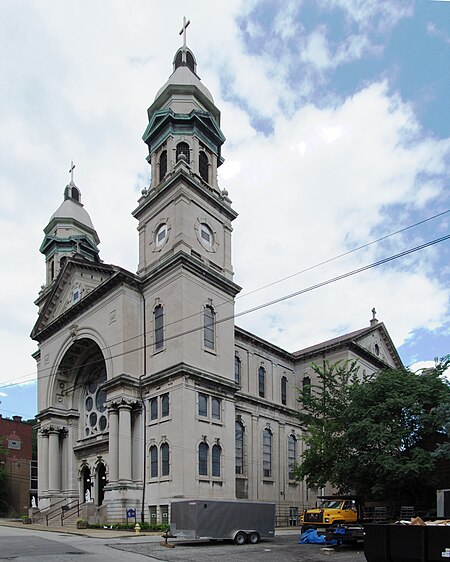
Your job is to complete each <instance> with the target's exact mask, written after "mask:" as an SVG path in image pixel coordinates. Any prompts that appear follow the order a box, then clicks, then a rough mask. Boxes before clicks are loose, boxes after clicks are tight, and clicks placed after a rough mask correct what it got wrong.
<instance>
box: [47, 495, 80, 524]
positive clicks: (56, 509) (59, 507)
mask: <svg viewBox="0 0 450 562" xmlns="http://www.w3.org/2000/svg"><path fill="white" fill-rule="evenodd" d="M75 512H76V513H77V515H80V502H79V500H78V499H76V500H72V501H69V502H67V499H62V500H60V501H59V502H57V503H55V504H54V505H53V506H52V509H51V510H50V511H49V512H48V513H47V514H46V515H45V523H46V525H47V527H48V522H49V521H51V520H52V519H56V518H57V517H59V518H60V521H61V527H63V526H64V519H67V518H68V517H70V516H71V515H73V514H74V513H75Z"/></svg>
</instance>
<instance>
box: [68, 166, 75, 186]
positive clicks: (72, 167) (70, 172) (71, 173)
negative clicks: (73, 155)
mask: <svg viewBox="0 0 450 562" xmlns="http://www.w3.org/2000/svg"><path fill="white" fill-rule="evenodd" d="M74 169H75V164H74V163H73V160H72V161H71V162H70V170H69V174H70V181H71V182H72V183H73V170H74Z"/></svg>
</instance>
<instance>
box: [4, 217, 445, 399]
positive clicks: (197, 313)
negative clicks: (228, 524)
mask: <svg viewBox="0 0 450 562" xmlns="http://www.w3.org/2000/svg"><path fill="white" fill-rule="evenodd" d="M448 213H450V209H447V210H445V211H442V212H440V213H436V214H434V215H432V216H431V217H428V218H426V219H422V220H420V221H418V222H416V223H414V224H411V225H408V226H405V227H403V228H401V229H399V230H396V231H395V232H391V233H389V234H386V235H385V236H382V237H380V238H377V239H375V240H372V241H370V242H367V243H366V244H363V245H361V246H358V247H356V248H353V249H352V250H349V251H347V252H344V253H342V254H339V255H337V256H334V257H332V258H329V259H327V260H324V261H322V262H319V263H317V264H315V265H312V266H310V267H307V268H305V269H303V270H300V271H298V272H296V273H293V274H291V275H288V276H287V277H284V278H281V279H278V280H275V281H273V282H271V283H269V284H267V285H264V286H262V287H258V288H256V289H254V290H252V291H250V292H248V293H244V294H242V295H238V296H237V297H236V300H238V299H240V298H244V297H246V296H249V295H251V294H254V293H256V292H258V291H261V290H263V289H266V288H268V287H271V286H273V285H276V284H278V283H281V282H283V281H286V280H288V279H292V278H293V277H296V276H298V275H301V274H303V273H306V272H308V271H311V270H313V269H316V268H318V267H320V266H322V265H326V264H327V263H331V262H333V261H336V260H338V259H340V258H342V257H345V256H347V255H350V254H352V253H354V252H357V251H359V250H362V249H364V248H367V247H369V246H371V245H373V244H377V243H379V242H381V241H383V240H386V239H388V238H391V237H393V236H396V235H397V234H401V233H402V232H405V231H407V230H410V229H412V228H415V227H417V226H420V225H422V224H425V223H427V222H430V221H432V220H434V219H436V218H439V217H442V216H444V215H446V214H448ZM230 302H231V301H224V302H223V303H219V304H218V305H217V306H216V307H215V310H217V309H219V308H220V307H221V306H223V305H224V304H229V303H230ZM202 314H203V312H202V311H200V312H195V313H194V314H191V315H189V316H185V317H183V318H180V319H178V320H173V321H172V322H168V323H167V324H165V326H164V328H165V329H167V328H168V327H169V326H172V325H174V324H177V323H179V322H182V321H185V320H188V319H190V318H194V317H196V316H200V315H202ZM150 333H151V331H150V330H149V331H148V332H146V333H145V335H147V334H150ZM143 335H144V334H138V335H136V336H132V337H130V338H127V339H125V340H121V341H120V342H118V343H116V344H113V345H110V346H107V347H106V348H104V349H103V350H102V351H106V349H112V348H113V347H115V346H117V345H122V344H123V343H126V342H128V341H131V340H134V339H137V338H141V337H142V336H143ZM133 351H135V350H130V351H129V353H131V352H133ZM51 368H52V367H48V369H51ZM41 372H42V371H41ZM26 377H32V379H31V380H29V381H28V380H25V381H22V382H15V383H7V384H6V386H2V385H0V388H9V387H10V386H16V385H21V384H26V383H28V382H34V380H35V373H34V372H33V373H28V374H26V375H23V376H21V377H19V379H23V378H26Z"/></svg>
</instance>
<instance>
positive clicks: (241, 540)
mask: <svg viewBox="0 0 450 562" xmlns="http://www.w3.org/2000/svg"><path fill="white" fill-rule="evenodd" d="M246 542H247V535H246V534H245V533H243V532H242V531H239V532H238V533H236V535H235V537H234V544H239V545H241V544H245V543H246Z"/></svg>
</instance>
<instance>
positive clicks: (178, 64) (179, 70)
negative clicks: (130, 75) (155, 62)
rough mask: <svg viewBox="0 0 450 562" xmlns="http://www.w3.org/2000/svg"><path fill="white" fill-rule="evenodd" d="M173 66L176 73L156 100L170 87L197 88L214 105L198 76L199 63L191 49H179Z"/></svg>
mask: <svg viewBox="0 0 450 562" xmlns="http://www.w3.org/2000/svg"><path fill="white" fill-rule="evenodd" d="M173 66H174V72H173V73H172V75H171V76H170V77H169V79H168V80H167V82H166V83H165V84H164V86H163V87H162V88H160V89H159V90H158V93H157V94H156V96H155V100H156V99H157V98H158V97H159V96H160V95H161V94H162V93H163V92H164V90H165V89H166V88H167V87H168V86H172V85H174V86H196V87H197V88H198V89H199V90H200V92H202V94H203V95H204V96H205V97H206V98H208V100H209V101H210V102H211V103H214V99H213V97H212V95H211V92H210V91H209V90H208V88H207V87H206V86H204V85H203V84H202V82H201V80H200V78H199V77H198V76H197V74H196V69H197V62H196V60H195V57H194V54H193V53H192V51H191V50H190V49H189V48H187V47H181V48H180V49H178V51H177V52H176V53H175V57H174V59H173Z"/></svg>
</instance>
